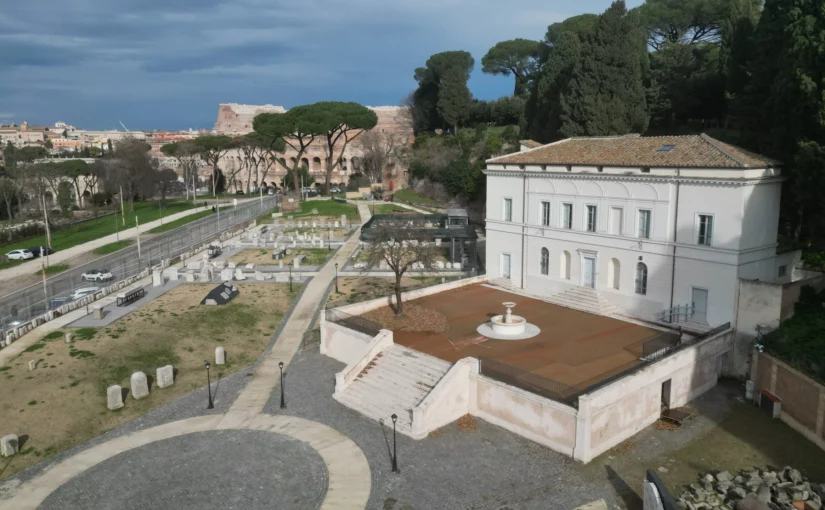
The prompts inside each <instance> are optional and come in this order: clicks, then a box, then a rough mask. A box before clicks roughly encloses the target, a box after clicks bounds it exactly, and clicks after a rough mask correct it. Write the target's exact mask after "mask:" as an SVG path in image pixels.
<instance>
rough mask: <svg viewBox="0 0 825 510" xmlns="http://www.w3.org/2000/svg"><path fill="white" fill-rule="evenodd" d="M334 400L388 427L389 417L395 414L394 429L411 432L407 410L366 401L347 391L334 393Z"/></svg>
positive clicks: (390, 424)
mask: <svg viewBox="0 0 825 510" xmlns="http://www.w3.org/2000/svg"><path fill="white" fill-rule="evenodd" d="M335 400H337V401H338V402H340V403H341V404H343V405H345V406H347V407H349V408H350V409H352V410H354V411H356V412H358V413H359V414H362V415H364V416H366V417H367V418H369V419H371V420H374V421H376V422H378V423H383V424H384V425H388V426H389V427H392V420H391V418H390V417H391V416H392V415H393V414H395V415H397V416H398V421H397V422H396V430H398V432H400V433H402V434H405V435H411V434H412V415H411V413H410V411H409V410H406V409H402V408H392V407H386V406H381V405H376V404H375V403H374V402H370V403H367V402H365V401H363V400H361V399H359V398H357V397H356V396H353V395H349V394H347V392H344V393H343V394H339V395H335Z"/></svg>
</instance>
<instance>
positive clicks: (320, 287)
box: [0, 206, 372, 510]
mask: <svg viewBox="0 0 825 510" xmlns="http://www.w3.org/2000/svg"><path fill="white" fill-rule="evenodd" d="M363 209H364V210H362V207H361V206H359V207H358V212H359V213H360V214H361V221H362V222H365V221H366V220H367V219H369V211H368V210H366V207H364V208H363ZM365 213H366V214H365ZM359 237H360V236H359V232H356V233H355V234H354V235H352V236H351V237H350V239H349V240H348V241H347V242H346V244H345V245H344V246H343V247H342V248H341V249H340V250H339V251H338V252H337V253H336V255H335V256H334V257H333V258H332V259H331V260H330V261H328V262H327V264H326V265H325V266H324V267H323V268H322V269H321V270H320V271H319V272H318V274H317V275H316V276H315V278H313V279H312V281H311V282H310V283H309V284H308V286H307V288H306V289H304V291H303V293H302V294H301V298H300V300H299V301H298V303H296V305H295V308H294V309H293V311H292V314H291V315H290V316H289V318H288V319H287V322H286V324H285V326H284V328H283V330H282V331H281V334H280V336H279V337H278V339H277V341H276V342H275V345H274V346H273V347H272V350H271V351H270V352H269V354H268V355H267V357H266V359H265V360H264V361H263V362H262V363H261V364H260V365H259V366H258V368H257V370H256V371H255V374H254V375H253V376H252V379H251V380H250V381H249V383H248V384H247V385H246V387H245V388H244V390H243V391H242V392H241V394H240V395H239V396H238V398H237V400H236V401H235V402H234V404H233V405H232V407H231V408H230V410H229V412H227V413H226V414H223V415H220V414H218V415H209V416H200V417H196V418H190V419H187V420H180V421H175V422H171V423H168V424H165V425H160V426H157V427H153V428H150V429H146V430H143V431H140V432H135V433H133V434H129V435H126V436H122V437H118V438H116V439H112V440H111V441H107V442H105V443H101V444H99V445H96V446H94V447H92V448H89V449H88V450H85V451H83V452H81V453H78V454H77V455H74V456H72V457H69V458H68V459H66V460H64V461H62V462H60V463H58V464H56V465H54V466H52V467H51V468H48V469H47V470H45V471H44V472H43V473H42V474H41V475H39V476H37V477H36V478H34V479H32V480H31V481H29V482H27V483H24V484H23V485H21V486H20V487H19V488H18V489H17V491H16V492H15V493H14V495H13V496H12V497H11V498H9V499H6V500H4V501H2V502H0V510H7V509H8V510H11V509H15V510H16V509H21V508H35V507H37V506H38V505H40V504H41V503H42V502H43V501H44V500H45V499H46V498H47V497H48V496H49V495H50V494H51V493H52V492H54V491H55V490H57V489H58V488H59V487H60V486H61V485H63V484H65V483H67V482H68V481H70V480H71V479H73V478H75V477H77V476H78V475H80V474H82V473H83V472H84V471H86V470H87V469H89V468H91V467H93V466H95V465H97V464H99V463H101V462H104V461H106V460H108V459H110V458H112V457H114V456H115V455H118V454H119V453H122V452H126V451H129V450H133V449H135V448H139V447H141V446H144V445H147V444H149V443H152V442H155V441H160V440H163V439H169V438H173V437H177V436H181V435H184V434H191V433H197V432H207V431H214V430H225V429H237V430H264V431H269V432H272V433H277V434H284V435H287V436H289V437H292V438H295V439H298V440H300V441H303V442H305V443H307V444H308V445H309V446H310V447H312V448H313V449H314V450H315V451H316V452H317V453H318V454H319V455H320V456H321V458H322V459H323V461H324V464H325V465H326V468H327V471H328V477H329V485H328V489H327V494H326V497H325V498H324V501H323V503H322V505H321V507H320V508H322V509H355V508H358V509H361V508H364V507H365V506H366V504H367V501H368V499H369V497H370V491H371V484H372V482H371V474H370V467H369V464H368V463H367V459H366V456H365V455H364V453H363V452H362V451H361V449H360V448H359V447H358V446H357V445H356V444H355V443H354V442H353V441H352V440H350V439H349V438H347V437H346V436H344V435H343V434H341V433H340V432H338V431H336V430H335V429H333V428H331V427H328V426H326V425H322V424H320V423H317V422H313V421H309V420H305V419H302V418H298V417H292V416H283V415H279V416H273V415H270V414H263V410H264V407H265V406H266V403H267V401H269V400H270V396H271V394H272V391H273V390H274V389H275V388H276V387H277V385H278V383H279V380H280V377H279V376H280V370H279V368H278V363H279V362H281V361H283V362H284V365H285V366H286V365H288V364H289V362H290V361H291V360H292V358H293V356H294V355H295V353H296V352H297V350H298V347H299V346H300V344H301V340H302V339H303V335H304V333H305V332H306V331H307V330H308V329H309V327H310V326H311V322H312V319H313V317H314V315H315V311H316V310H317V309H318V306H319V304H320V302H321V301H322V300H323V299H324V297H325V296H326V290H327V288H328V287H329V284H330V283H331V282H332V281H333V278H334V277H335V263H336V262H337V263H339V264H343V262H345V261H346V259H347V257H348V256H349V255H350V254H351V253H352V252H353V250H354V249H355V247H356V246H357V245H358V242H359ZM12 345H14V344H12Z"/></svg>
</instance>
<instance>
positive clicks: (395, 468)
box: [390, 413, 401, 473]
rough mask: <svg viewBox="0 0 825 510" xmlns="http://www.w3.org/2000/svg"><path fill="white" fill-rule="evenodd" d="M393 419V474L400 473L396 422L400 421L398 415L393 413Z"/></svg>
mask: <svg viewBox="0 0 825 510" xmlns="http://www.w3.org/2000/svg"><path fill="white" fill-rule="evenodd" d="M390 418H392V471H393V473H400V472H401V471H400V470H399V469H398V450H396V445H395V422H396V421H398V415H397V414H395V413H393V415H392V416H391V417H390Z"/></svg>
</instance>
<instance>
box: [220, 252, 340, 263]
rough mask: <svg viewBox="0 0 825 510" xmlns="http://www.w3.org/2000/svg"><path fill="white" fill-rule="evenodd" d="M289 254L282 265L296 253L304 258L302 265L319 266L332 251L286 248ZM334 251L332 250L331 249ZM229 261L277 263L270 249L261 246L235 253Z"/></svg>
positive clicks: (289, 260) (288, 261)
mask: <svg viewBox="0 0 825 510" xmlns="http://www.w3.org/2000/svg"><path fill="white" fill-rule="evenodd" d="M287 251H288V252H289V254H288V255H287V256H285V257H284V258H283V261H284V267H286V266H289V265H291V264H292V261H293V260H294V259H295V257H296V256H298V255H304V256H305V257H306V258H304V259H303V260H301V265H302V266H320V265H322V264H323V263H324V262H326V260H327V258H328V257H329V255H330V254H331V253H332V251H330V250H327V249H324V248H287ZM333 251H334V250H333ZM227 260H228V261H229V262H236V263H237V264H238V265H239V266H240V265H245V264H261V265H270V266H276V265H278V261H277V260H274V259H273V258H272V251H271V250H264V249H262V248H251V249H246V250H243V251H241V252H240V253H236V254H235V255H232V256H231V257H229V259H227Z"/></svg>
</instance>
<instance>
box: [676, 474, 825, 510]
mask: <svg viewBox="0 0 825 510" xmlns="http://www.w3.org/2000/svg"><path fill="white" fill-rule="evenodd" d="M824 497H825V484H814V483H811V482H809V481H808V480H807V479H805V478H804V477H803V476H802V474H801V473H800V472H799V470H797V469H793V468H792V467H789V466H786V467H784V468H782V469H780V470H770V469H768V468H765V469H753V470H751V471H742V472H741V473H739V474H738V475H732V474H731V473H729V472H727V471H722V472H720V473H716V474H711V473H707V474H704V475H702V476H701V477H700V478H699V481H698V482H697V483H692V484H690V485H689V486H688V487H687V490H685V492H683V493H682V494H681V495H680V496H679V498H678V502H679V504H680V506H681V507H682V508H686V509H688V510H704V509H707V510H716V509H718V510H735V509H739V508H744V507H745V506H746V504H747V502H748V501H749V500H753V499H754V498H755V499H758V500H759V501H761V502H762V503H764V504H765V505H766V506H767V507H768V508H771V509H775V510H795V509H796V508H797V507H799V508H802V507H803V506H804V507H805V508H810V509H812V510H820V509H821V508H822V499H823V498H824ZM795 502H796V504H797V506H794V503H795ZM805 505H807V506H805Z"/></svg>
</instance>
